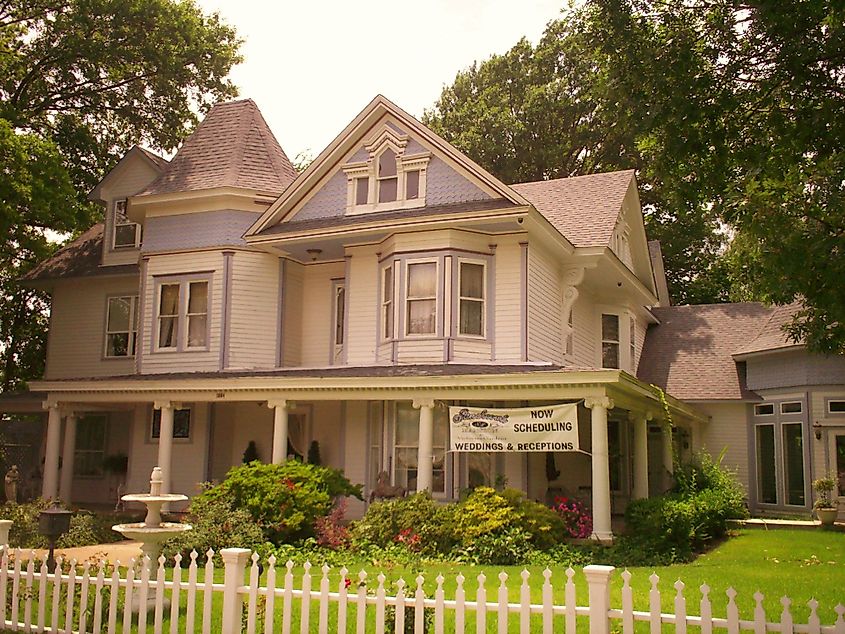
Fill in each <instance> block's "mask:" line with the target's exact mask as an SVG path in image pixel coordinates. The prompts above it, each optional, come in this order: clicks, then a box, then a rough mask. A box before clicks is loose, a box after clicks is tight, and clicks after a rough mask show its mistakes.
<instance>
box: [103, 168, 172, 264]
mask: <svg viewBox="0 0 845 634" xmlns="http://www.w3.org/2000/svg"><path fill="white" fill-rule="evenodd" d="M157 176H158V172H156V170H155V169H154V168H153V166H152V165H150V164H149V163H148V162H147V161H146V160H144V159H142V158H140V157H138V158H136V159H135V160H133V161H132V162H131V163H128V164H126V165H125V167H123V168H121V172H120V173H119V174H115V179H114V182H112V183H109V184H108V185H106V186H104V187H103V188H102V190H101V192H100V194H101V196H102V197H103V199H104V200H105V201H106V208H105V221H106V225H105V233H104V237H103V264H105V265H107V266H110V265H114V264H135V263H136V262H137V261H138V249H118V250H117V251H113V250H112V249H111V240H112V231H113V229H112V220H113V218H112V214H111V211H112V203H113V202H114V201H115V200H122V199H124V198H128V197H130V196H134V195H135V194H137V193H138V192H140V191H142V190H143V189H144V188H145V187H146V186H147V185H149V184H150V183H152V182H153V181H154V180H155V179H156V177H157ZM142 239H143V236H142Z"/></svg>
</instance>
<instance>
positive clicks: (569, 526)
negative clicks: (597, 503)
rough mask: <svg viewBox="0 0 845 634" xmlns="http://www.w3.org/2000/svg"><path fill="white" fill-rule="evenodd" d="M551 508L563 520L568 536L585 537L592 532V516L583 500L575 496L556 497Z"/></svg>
mask: <svg viewBox="0 0 845 634" xmlns="http://www.w3.org/2000/svg"><path fill="white" fill-rule="evenodd" d="M552 508H553V509H554V510H555V512H556V513H557V514H558V515H559V516H560V518H561V519H562V520H563V524H564V527H565V529H566V532H567V533H569V536H570V537H578V538H580V539H585V538H587V537H589V536H590V535H592V534H593V516H592V514H591V513H590V511H589V510H588V509H587V507H586V506H585V505H584V503H583V502H581V501H579V500H576V499H575V498H566V497H556V498H555V503H554V506H553V507H552Z"/></svg>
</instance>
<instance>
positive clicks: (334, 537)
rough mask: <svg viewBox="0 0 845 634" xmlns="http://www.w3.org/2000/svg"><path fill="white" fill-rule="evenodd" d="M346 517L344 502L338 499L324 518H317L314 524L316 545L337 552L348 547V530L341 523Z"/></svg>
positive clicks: (342, 499)
mask: <svg viewBox="0 0 845 634" xmlns="http://www.w3.org/2000/svg"><path fill="white" fill-rule="evenodd" d="M345 515H346V500H345V499H344V498H340V499H339V500H338V501H337V502H336V503H335V505H334V508H332V510H331V512H330V513H329V514H328V515H326V516H325V517H318V518H317V520H316V521H315V522H314V532H315V533H316V536H317V544H318V545H320V546H325V547H327V548H333V549H335V550H338V549H340V548H345V547H346V546H347V545H349V530H348V529H347V528H346V525H345V524H344V523H343V520H344V517H345Z"/></svg>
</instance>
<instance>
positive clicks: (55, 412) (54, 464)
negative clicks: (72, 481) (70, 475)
mask: <svg viewBox="0 0 845 634" xmlns="http://www.w3.org/2000/svg"><path fill="white" fill-rule="evenodd" d="M44 409H46V410H47V446H46V447H45V451H44V478H43V481H42V484H41V497H43V498H44V499H45V500H52V499H54V498H55V497H56V495H57V493H58V488H59V443H60V441H61V437H62V411H61V410H60V409H59V406H58V404H57V403H44Z"/></svg>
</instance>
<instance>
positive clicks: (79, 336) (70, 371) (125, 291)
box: [44, 277, 138, 379]
mask: <svg viewBox="0 0 845 634" xmlns="http://www.w3.org/2000/svg"><path fill="white" fill-rule="evenodd" d="M137 294H138V279H137V278H133V277H121V278H97V279H96V280H90V279H81V280H68V281H61V282H57V283H56V285H55V288H54V290H53V301H52V308H51V312H52V318H51V320H50V331H49V336H48V343H47V367H46V369H45V372H44V376H45V378H47V379H68V378H85V377H92V376H113V375H119V374H132V373H133V372H134V369H135V359H134V358H133V357H124V358H120V359H106V358H104V356H103V353H104V352H105V332H106V310H107V308H106V301H107V298H108V297H110V296H114V295H137Z"/></svg>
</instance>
